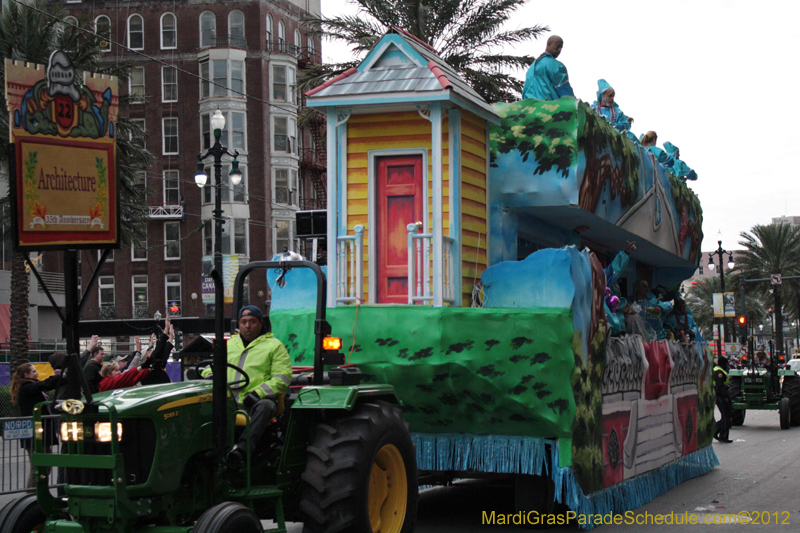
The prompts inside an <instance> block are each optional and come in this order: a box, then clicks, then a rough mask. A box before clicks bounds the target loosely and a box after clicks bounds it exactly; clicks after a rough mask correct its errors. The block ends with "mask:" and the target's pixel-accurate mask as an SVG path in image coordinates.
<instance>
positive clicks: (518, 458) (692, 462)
mask: <svg viewBox="0 0 800 533" xmlns="http://www.w3.org/2000/svg"><path fill="white" fill-rule="evenodd" d="M411 440H412V441H413V442H414V445H415V446H416V450H417V468H419V469H420V470H430V471H449V472H488V473H497V474H528V475H549V476H550V477H551V478H552V479H553V482H554V483H555V494H556V501H557V502H559V503H564V504H566V505H567V507H569V508H570V510H572V511H575V512H576V513H577V514H578V515H584V516H588V515H598V514H599V515H606V514H608V513H615V514H618V513H624V512H625V511H628V510H631V509H636V508H637V507H641V506H642V505H644V504H646V503H648V502H650V501H652V500H653V499H655V498H657V497H658V496H660V495H661V494H664V493H665V492H667V491H669V490H671V489H673V488H675V487H676V486H678V485H679V484H681V483H683V482H684V481H688V480H690V479H692V478H695V477H697V476H701V475H703V474H705V473H706V472H708V471H709V470H711V469H712V468H714V467H716V466H719V459H717V456H716V454H715V453H714V448H712V447H711V446H706V447H705V448H702V449H700V450H698V451H696V452H693V453H690V454H688V455H684V456H683V457H681V458H680V459H676V460H674V461H672V462H670V463H668V464H666V465H664V466H662V467H659V468H655V469H653V470H650V471H649V472H645V473H643V474H640V475H638V476H636V477H633V478H630V479H626V480H625V481H622V482H620V483H617V484H615V485H612V486H610V487H607V488H605V489H603V490H599V491H597V492H593V493H591V494H589V495H586V494H584V492H583V490H582V489H581V487H580V485H579V484H578V482H577V480H576V478H575V472H574V471H573V470H572V468H570V467H560V466H559V462H560V458H559V453H558V446H556V440H555V439H546V438H542V437H513V436H503V435H470V434H463V433H442V434H430V433H412V434H411ZM558 440H559V441H561V439H558ZM583 527H584V529H592V528H593V527H594V525H593V524H586V525H584V526H583Z"/></svg>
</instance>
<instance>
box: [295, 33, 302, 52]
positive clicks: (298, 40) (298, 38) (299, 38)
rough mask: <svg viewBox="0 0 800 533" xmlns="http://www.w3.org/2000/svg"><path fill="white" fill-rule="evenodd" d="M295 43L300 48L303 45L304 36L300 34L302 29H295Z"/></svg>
mask: <svg viewBox="0 0 800 533" xmlns="http://www.w3.org/2000/svg"><path fill="white" fill-rule="evenodd" d="M294 45H295V46H296V47H297V49H298V50H299V49H300V47H301V46H302V45H303V37H302V36H301V35H300V30H294Z"/></svg>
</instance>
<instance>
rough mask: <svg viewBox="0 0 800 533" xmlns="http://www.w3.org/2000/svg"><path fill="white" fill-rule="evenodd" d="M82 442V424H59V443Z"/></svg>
mask: <svg viewBox="0 0 800 533" xmlns="http://www.w3.org/2000/svg"><path fill="white" fill-rule="evenodd" d="M68 440H72V441H78V440H83V424H81V423H80V422H61V441H62V442H66V441H68Z"/></svg>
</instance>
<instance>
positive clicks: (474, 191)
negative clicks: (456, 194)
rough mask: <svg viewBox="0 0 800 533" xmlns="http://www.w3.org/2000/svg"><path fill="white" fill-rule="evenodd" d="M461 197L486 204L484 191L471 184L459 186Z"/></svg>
mask: <svg viewBox="0 0 800 533" xmlns="http://www.w3.org/2000/svg"><path fill="white" fill-rule="evenodd" d="M461 196H463V197H464V198H467V199H469V200H473V201H475V202H480V203H483V204H485V203H486V190H485V189H482V188H480V187H476V186H474V185H472V184H471V183H462V184H461Z"/></svg>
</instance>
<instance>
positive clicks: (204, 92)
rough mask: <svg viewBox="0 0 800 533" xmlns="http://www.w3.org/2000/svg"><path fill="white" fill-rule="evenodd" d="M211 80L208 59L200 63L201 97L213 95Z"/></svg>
mask: <svg viewBox="0 0 800 533" xmlns="http://www.w3.org/2000/svg"><path fill="white" fill-rule="evenodd" d="M209 80H210V78H209V77H208V61H203V62H202V63H200V98H208V97H209V96H211V87H210V84H209Z"/></svg>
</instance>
